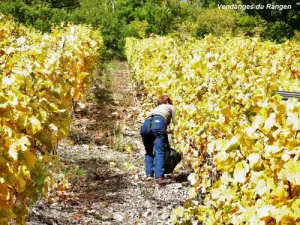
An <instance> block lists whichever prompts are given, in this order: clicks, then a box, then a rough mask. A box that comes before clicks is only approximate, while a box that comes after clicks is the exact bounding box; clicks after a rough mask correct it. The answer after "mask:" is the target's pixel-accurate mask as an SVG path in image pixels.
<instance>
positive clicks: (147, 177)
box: [146, 174, 154, 180]
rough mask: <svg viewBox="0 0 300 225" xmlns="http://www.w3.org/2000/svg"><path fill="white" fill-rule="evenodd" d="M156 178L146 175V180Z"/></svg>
mask: <svg viewBox="0 0 300 225" xmlns="http://www.w3.org/2000/svg"><path fill="white" fill-rule="evenodd" d="M153 178H154V175H153V174H147V175H146V180H152V179H153Z"/></svg>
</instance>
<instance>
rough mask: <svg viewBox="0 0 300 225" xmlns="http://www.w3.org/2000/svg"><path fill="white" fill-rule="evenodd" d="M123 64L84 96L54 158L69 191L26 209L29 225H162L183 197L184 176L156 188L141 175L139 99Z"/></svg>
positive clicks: (100, 75)
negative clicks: (86, 98)
mask: <svg viewBox="0 0 300 225" xmlns="http://www.w3.org/2000/svg"><path fill="white" fill-rule="evenodd" d="M129 75H130V72H129V68H128V65H127V64H126V63H125V62H117V61H116V62H113V63H111V64H108V66H107V68H106V70H105V72H103V71H102V72H101V71H99V73H98V74H97V76H96V78H97V79H95V81H94V86H93V87H92V89H91V93H90V94H89V96H95V98H90V100H89V101H88V102H86V103H84V105H82V104H81V105H79V106H77V107H76V109H75V113H74V122H73V124H72V128H71V134H70V137H69V138H68V139H65V140H63V141H61V142H60V143H59V146H58V148H57V153H58V155H59V156H60V158H61V161H62V163H63V165H64V168H65V171H64V173H65V174H66V176H67V177H68V178H69V182H70V184H71V186H70V188H69V189H67V190H64V191H61V192H59V193H56V194H55V195H54V196H51V197H49V198H48V199H47V200H39V201H38V202H37V203H36V204H34V205H33V206H32V207H31V208H30V217H29V221H28V224H29V225H44V224H49V225H50V224H52V225H54V224H59V225H67V224H89V225H92V224H93V225H94V224H103V225H118V224H120V225H121V224H128V225H152V224H153V225H159V224H161V225H167V224H171V223H170V221H169V218H170V211H171V210H172V209H173V208H175V207H176V206H179V205H181V204H182V203H183V202H184V200H185V199H186V197H187V189H188V185H189V183H188V181H187V176H188V170H186V169H184V168H183V167H181V168H179V169H177V170H176V171H175V172H174V173H173V174H172V175H169V178H170V182H169V183H168V184H166V185H163V186H160V185H157V184H155V182H154V180H153V179H152V180H146V179H145V175H144V148H143V145H142V143H141V138H140V135H139V127H140V125H141V123H142V121H141V120H140V119H139V117H138V112H139V111H140V110H141V100H142V99H141V97H140V96H141V94H140V93H139V92H137V90H136V89H135V88H134V85H132V84H131V82H130V80H129Z"/></svg>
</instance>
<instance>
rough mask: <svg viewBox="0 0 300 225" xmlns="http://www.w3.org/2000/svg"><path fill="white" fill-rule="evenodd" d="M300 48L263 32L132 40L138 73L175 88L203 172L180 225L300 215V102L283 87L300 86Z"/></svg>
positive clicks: (189, 156) (178, 131) (187, 148)
mask: <svg viewBox="0 0 300 225" xmlns="http://www.w3.org/2000/svg"><path fill="white" fill-rule="evenodd" d="M299 53H300V45H299V43H297V42H290V41H287V42H285V43H283V44H275V43H272V42H263V41H261V40H259V39H258V38H243V37H222V38H217V37H213V36H207V37H206V38H204V39H202V40H194V39H187V40H179V39H176V38H175V37H170V36H167V37H151V38H148V39H143V40H137V39H133V38H129V39H127V42H126V55H127V58H128V61H129V63H130V65H131V67H132V70H133V72H134V79H135V80H136V81H139V82H142V83H143V85H144V87H145V89H146V91H147V92H148V95H149V96H156V97H157V96H158V95H161V94H169V95H170V97H171V99H172V101H173V103H174V105H175V107H176V109H177V112H178V113H177V115H178V116H177V120H178V123H177V125H176V126H175V128H174V131H175V137H176V140H177V148H179V149H180V150H181V151H182V152H183V155H184V159H185V160H186V161H187V162H189V163H190V165H191V166H192V168H193V170H194V172H193V173H192V174H191V175H190V176H189V180H190V181H191V184H192V188H191V189H190V191H189V195H190V198H189V199H188V200H187V201H186V203H185V204H184V206H183V207H179V208H177V209H175V210H174V211H173V213H172V221H173V223H175V224H190V223H191V222H192V221H195V220H196V221H200V222H201V223H203V224H206V225H212V224H250V225H258V224H298V223H299V222H300V198H299V194H300V179H299V178H300V176H299V173H300V159H299V157H300V141H299V134H298V133H299V130H300V103H299V102H298V101H297V100H296V99H289V100H288V101H283V100H282V98H281V96H279V95H277V94H276V92H277V91H278V90H286V91H299V90H300V80H299V78H300V67H299V65H300V57H299V56H300V55H299ZM206 158H209V160H206ZM203 196H204V199H202V197H203Z"/></svg>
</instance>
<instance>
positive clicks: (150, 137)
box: [140, 95, 176, 183]
mask: <svg viewBox="0 0 300 225" xmlns="http://www.w3.org/2000/svg"><path fill="white" fill-rule="evenodd" d="M157 104H158V106H157V107H155V108H154V109H152V110H151V112H150V113H149V115H148V117H147V118H146V120H145V121H144V123H143V125H142V127H141V130H140V133H141V136H142V140H143V144H144V146H145V150H146V154H145V164H146V169H145V170H146V176H147V177H154V174H155V179H156V182H157V183H163V182H164V179H165V176H164V175H165V174H164V157H165V153H166V149H167V148H169V141H168V134H167V126H168V125H169V124H170V122H171V119H172V122H173V124H174V125H175V123H176V122H175V107H174V106H173V105H172V101H171V99H170V98H169V96H167V95H163V96H160V97H159V98H158V101H157ZM154 153H155V154H154ZM153 165H154V168H153Z"/></svg>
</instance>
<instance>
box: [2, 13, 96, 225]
mask: <svg viewBox="0 0 300 225" xmlns="http://www.w3.org/2000/svg"><path fill="white" fill-rule="evenodd" d="M99 37H100V35H99V33H98V32H96V31H92V29H90V27H87V26H82V25H78V26H73V25H66V26H64V27H62V28H54V29H53V30H52V32H51V33H49V34H41V33H39V32H37V31H35V30H33V29H30V28H25V27H24V26H22V25H20V24H17V23H15V22H14V21H12V20H11V19H7V18H5V17H4V16H1V15H0V224H3V225H4V224H10V221H11V220H12V219H15V220H16V222H17V224H26V217H27V214H28V205H29V203H30V200H35V199H37V198H38V197H39V196H42V195H47V194H48V192H49V190H50V189H52V188H55V185H56V184H55V182H54V180H53V176H52V175H53V170H54V169H55V168H53V166H54V164H55V163H54V156H53V154H52V151H53V149H54V147H55V145H56V143H57V141H58V140H59V139H61V138H63V137H65V136H66V135H67V132H68V128H69V125H70V122H71V119H70V117H69V115H70V110H71V107H72V101H76V100H78V99H80V98H81V97H82V93H84V90H85V89H86V87H87V85H88V81H89V76H90V74H91V72H92V69H93V67H94V65H96V64H97V61H98V55H99V53H100V50H101V48H102V40H101V38H99Z"/></svg>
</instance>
